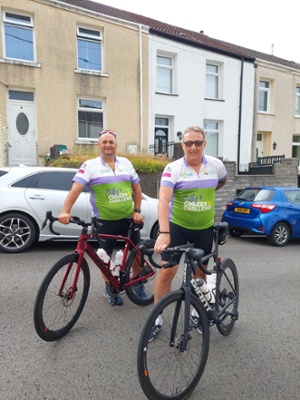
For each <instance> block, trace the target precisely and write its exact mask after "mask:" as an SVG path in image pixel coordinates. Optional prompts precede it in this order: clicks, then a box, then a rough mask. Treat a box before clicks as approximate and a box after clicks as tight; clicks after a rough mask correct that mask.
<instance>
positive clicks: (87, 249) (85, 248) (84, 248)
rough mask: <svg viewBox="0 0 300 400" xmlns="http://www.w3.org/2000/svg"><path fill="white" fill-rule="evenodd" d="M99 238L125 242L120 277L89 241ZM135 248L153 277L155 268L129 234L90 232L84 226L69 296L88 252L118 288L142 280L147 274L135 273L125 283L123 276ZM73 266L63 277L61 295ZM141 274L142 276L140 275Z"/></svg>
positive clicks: (79, 240) (78, 242)
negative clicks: (130, 253) (108, 266)
mask: <svg viewBox="0 0 300 400" xmlns="http://www.w3.org/2000/svg"><path fill="white" fill-rule="evenodd" d="M96 236H97V238H98V240H99V239H100V240H105V239H114V240H119V241H122V242H124V243H125V245H124V254H123V259H122V265H121V270H120V279H118V278H117V277H115V276H114V275H112V273H111V271H110V269H109V268H107V266H106V264H105V263H104V262H103V261H102V260H101V258H100V257H99V256H98V254H97V252H96V251H95V249H94V248H93V247H92V245H91V244H90V243H89V242H88V240H89V239H91V238H94V237H96ZM132 249H135V250H136V251H137V253H138V254H139V255H140V257H141V264H142V265H144V264H146V265H147V267H148V268H149V270H151V271H152V273H148V274H147V277H149V278H150V277H152V276H153V275H155V270H154V268H152V266H151V265H150V263H148V262H147V260H146V259H145V258H144V255H143V253H142V252H141V251H140V250H139V249H138V248H137V247H136V246H135V244H134V243H133V242H132V240H131V239H130V238H129V237H127V236H120V235H109V234H102V233H101V234H91V233H88V228H87V227H83V228H82V231H81V234H80V236H79V238H78V241H77V245H76V249H75V250H74V253H77V254H78V264H77V268H76V272H75V275H74V280H73V284H72V289H71V291H70V293H69V298H72V296H73V295H74V293H75V291H76V285H77V281H78V276H79V273H80V268H81V265H82V262H83V258H84V255H85V253H86V254H88V256H89V257H90V258H91V259H92V260H93V262H94V263H95V264H96V266H97V267H98V268H99V270H100V271H101V272H102V274H103V275H104V276H105V277H106V278H107V280H108V281H109V282H110V283H111V285H112V286H113V287H114V288H115V289H116V290H117V291H121V290H124V289H125V288H127V287H129V286H131V285H134V284H137V283H139V282H141V281H142V280H143V279H144V278H145V275H143V274H140V273H139V274H137V275H135V276H134V277H133V278H132V279H131V280H130V281H129V282H127V283H124V282H123V279H122V277H123V276H124V275H125V274H126V271H125V268H126V260H127V256H128V254H129V252H130V251H131V250H132ZM70 269H71V266H69V268H68V270H67V271H66V274H65V276H64V278H63V281H62V285H61V288H60V289H59V293H58V294H59V295H61V291H62V288H63V287H64V284H65V282H66V279H67V276H68V274H69V272H70ZM139 275H140V276H139Z"/></svg>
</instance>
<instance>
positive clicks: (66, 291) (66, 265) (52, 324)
mask: <svg viewBox="0 0 300 400" xmlns="http://www.w3.org/2000/svg"><path fill="white" fill-rule="evenodd" d="M77 260H78V255H77V254H75V253H74V254H69V255H67V256H65V257H63V258H62V259H61V260H59V261H58V262H57V263H56V264H55V265H54V266H53V267H52V268H51V270H50V271H49V272H48V274H47V275H46V276H45V278H44V280H43V282H42V284H41V286H40V288H39V290H38V293H37V296H36V300H35V305H34V326H35V330H36V333H37V334H38V335H39V337H40V338H41V339H43V340H45V341H47V342H52V341H54V340H58V339H61V338H62V337H63V336H65V335H66V334H67V333H68V332H69V331H70V329H71V328H72V327H73V326H74V324H75V323H76V321H77V320H78V318H79V316H80V314H81V312H82V310H83V307H84V304H85V302H86V299H87V296H88V292H89V287H90V270H89V267H88V264H87V262H86V260H85V259H83V261H82V265H81V269H80V272H79V275H78V280H77V285H76V288H75V292H74V293H73V295H72V296H71V289H72V285H73V280H74V276H75V272H76V270H77V265H78V264H77Z"/></svg>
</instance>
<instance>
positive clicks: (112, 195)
mask: <svg viewBox="0 0 300 400" xmlns="http://www.w3.org/2000/svg"><path fill="white" fill-rule="evenodd" d="M106 196H107V198H108V201H109V202H110V203H122V202H124V201H128V200H130V201H132V193H131V192H130V191H129V192H125V193H122V189H116V188H110V189H107V191H106Z"/></svg>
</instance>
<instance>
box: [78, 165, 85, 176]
mask: <svg viewBox="0 0 300 400" xmlns="http://www.w3.org/2000/svg"><path fill="white" fill-rule="evenodd" d="M85 169H86V164H82V166H81V167H80V168H79V170H78V173H79V174H84V173H85Z"/></svg>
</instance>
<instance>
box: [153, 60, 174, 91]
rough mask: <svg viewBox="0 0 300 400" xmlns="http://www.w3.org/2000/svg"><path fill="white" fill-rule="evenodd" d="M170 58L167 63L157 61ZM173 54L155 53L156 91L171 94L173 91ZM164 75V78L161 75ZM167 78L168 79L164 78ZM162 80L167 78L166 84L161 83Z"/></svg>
mask: <svg viewBox="0 0 300 400" xmlns="http://www.w3.org/2000/svg"><path fill="white" fill-rule="evenodd" d="M163 58H164V59H166V60H170V63H169V65H168V64H163V63H159V59H163ZM174 66H175V61H174V56H173V55H171V54H163V53H157V55H156V91H157V92H158V93H166V94H173V93H174ZM162 74H164V75H165V79H163V77H162V76H161V75H162ZM166 78H168V79H166ZM162 80H169V82H168V84H165V85H162V82H160V81H162Z"/></svg>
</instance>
